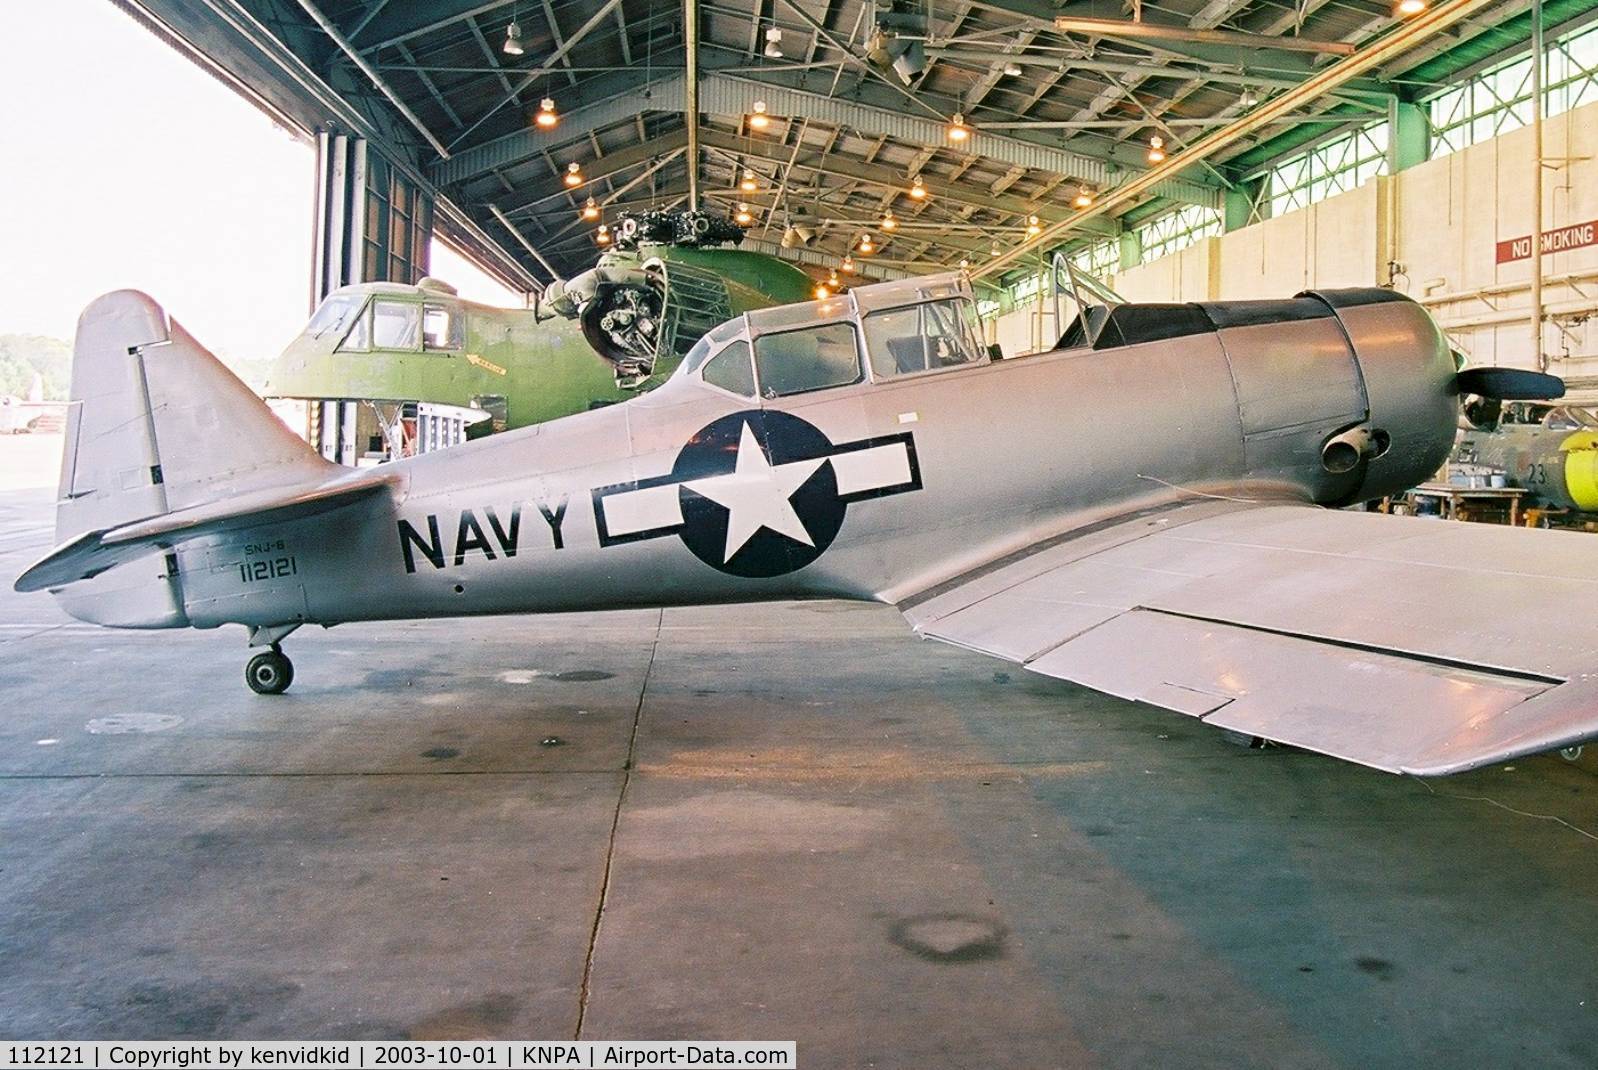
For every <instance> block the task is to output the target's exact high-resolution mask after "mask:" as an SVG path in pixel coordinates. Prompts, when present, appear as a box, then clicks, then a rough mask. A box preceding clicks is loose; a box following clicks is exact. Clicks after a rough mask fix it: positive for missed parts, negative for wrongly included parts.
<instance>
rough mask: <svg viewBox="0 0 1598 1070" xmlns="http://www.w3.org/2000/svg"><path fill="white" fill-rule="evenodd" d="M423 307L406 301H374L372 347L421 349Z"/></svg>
mask: <svg viewBox="0 0 1598 1070" xmlns="http://www.w3.org/2000/svg"><path fill="white" fill-rule="evenodd" d="M421 326H422V309H421V306H419V305H413V304H410V303H408V302H404V301H373V302H372V348H374V349H420V348H421V347H420V345H419V344H418V343H419V342H420V341H421Z"/></svg>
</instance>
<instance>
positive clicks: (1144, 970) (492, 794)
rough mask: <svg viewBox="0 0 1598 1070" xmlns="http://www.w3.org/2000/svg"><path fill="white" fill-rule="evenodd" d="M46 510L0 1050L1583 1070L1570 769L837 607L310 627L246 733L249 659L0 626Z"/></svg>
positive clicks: (1585, 1003) (252, 707) (1582, 920)
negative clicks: (773, 1047) (93, 1042)
mask: <svg viewBox="0 0 1598 1070" xmlns="http://www.w3.org/2000/svg"><path fill="white" fill-rule="evenodd" d="M49 498H50V494H49V493H48V492H46V491H38V490H33V491H10V492H6V493H0V576H3V577H4V578H5V580H6V585H5V586H6V592H5V593H4V594H3V595H0V695H3V696H4V711H5V715H4V718H3V719H0V1035H4V1036H6V1037H40V1038H64V1037H72V1038H91V1037H93V1038H132V1037H194V1038H207V1037H214V1038H248V1037H280V1038H323V1037H339V1038H355V1037H372V1038H375V1037H416V1038H448V1037H503V1038H540V1039H553V1038H559V1037H571V1036H574V1035H578V1034H579V1033H580V1034H581V1035H582V1036H583V1037H585V1038H590V1039H607V1038H634V1039H645V1038H666V1037H677V1038H682V1037H713V1038H726V1039H782V1040H786V1039H794V1040H797V1041H798V1043H799V1053H800V1058H801V1064H802V1065H803V1066H806V1067H812V1068H815V1067H871V1066H876V1067H945V1066H948V1067H957V1066H958V1067H969V1066H998V1065H1005V1066H1016V1067H1049V1066H1073V1067H1074V1066H1084V1065H1100V1066H1127V1067H1134V1066H1135V1067H1145V1066H1149V1065H1183V1066H1224V1067H1242V1066H1269V1067H1288V1066H1350V1067H1352V1066H1358V1067H1367V1066H1394V1067H1397V1066H1405V1067H1408V1066H1415V1065H1431V1066H1461V1065H1477V1066H1480V1065H1499V1066H1572V1067H1575V1066H1582V1067H1591V1066H1593V1065H1595V1064H1598V931H1595V930H1592V929H1589V928H1588V925H1589V924H1590V923H1591V922H1592V920H1593V915H1594V907H1595V891H1594V889H1595V888H1598V840H1595V839H1594V838H1592V836H1590V835H1586V834H1583V833H1582V832H1580V831H1577V830H1576V829H1573V828H1572V827H1569V826H1568V825H1565V824H1562V823H1560V822H1559V821H1556V820H1553V819H1552V818H1553V817H1557V818H1560V819H1562V820H1563V821H1566V822H1569V823H1570V825H1574V826H1577V827H1578V828H1579V829H1585V830H1588V831H1589V832H1591V831H1592V830H1595V829H1598V814H1595V813H1594V804H1595V800H1598V793H1595V791H1594V786H1595V783H1598V781H1595V779H1594V771H1595V765H1594V764H1593V755H1592V753H1591V752H1589V754H1588V756H1587V757H1586V758H1584V759H1583V761H1582V762H1579V763H1575V764H1569V763H1565V762H1563V761H1560V760H1558V759H1536V760H1531V761H1522V762H1517V763H1515V764H1514V765H1513V766H1512V767H1502V768H1498V769H1493V770H1489V771H1484V772H1481V773H1478V774H1473V775H1470V776H1467V777H1462V778H1458V779H1454V780H1449V781H1444V782H1436V783H1433V784H1431V785H1429V786H1428V785H1426V784H1422V783H1421V782H1419V781H1415V780H1406V779H1401V778H1397V777H1391V776H1385V775H1382V774H1378V773H1373V772H1368V771H1366V770H1362V769H1359V768H1355V767H1353V766H1348V765H1343V764H1340V763H1338V762H1335V761H1331V760H1329V759H1323V758H1319V757H1315V756H1312V755H1307V754H1301V753H1294V752H1289V751H1279V750H1278V751H1263V752H1262V751H1247V750H1241V749H1239V748H1236V747H1233V746H1230V745H1228V744H1226V743H1225V742H1223V741H1222V740H1221V738H1220V736H1219V735H1218V734H1217V733H1215V732H1214V731H1213V730H1209V729H1205V728H1203V727H1201V726H1198V725H1195V724H1193V723H1192V722H1190V721H1188V720H1187V719H1186V718H1183V717H1180V716H1177V715H1174V714H1168V713H1163V712H1160V711H1157V710H1153V709H1149V708H1145V707H1140V706H1136V705H1132V704H1128V703H1125V702H1121V701H1118V700H1113V699H1109V698H1106V697H1103V696H1100V695H1097V694H1094V693H1091V692H1087V691H1082V690H1080V689H1076V688H1073V687H1070V686H1067V685H1064V684H1059V683H1056V682H1053V681H1050V680H1046V679H1041V678H1034V677H1032V676H1030V675H1029V674H1027V673H1025V672H1022V671H1019V670H1017V669H1015V668H1013V667H1011V666H1007V665H1004V664H1001V663H998V662H994V661H990V660H987V659H985V658H982V657H979V656H976V655H969V654H966V653H963V652H960V651H957V650H954V649H951V648H948V647H944V646H941V645H936V644H930V643H919V642H917V641H915V640H914V639H913V638H912V637H911V636H910V635H909V634H908V631H907V629H906V628H905V626H904V625H903V623H902V622H901V620H900V619H899V618H898V616H897V615H896V614H894V613H893V612H892V611H891V610H886V609H881V608H875V607H858V606H848V605H839V604H832V603H824V604H805V605H779V606H767V607H757V608H732V609H717V610H692V611H672V612H667V613H665V614H664V615H661V614H658V613H654V612H637V613H621V614H606V615H593V616H581V617H567V618H556V619H512V620H487V621H476V622H464V623H463V622H434V623H426V624H398V625H389V626H376V625H370V626H354V627H344V628H338V629H336V630H333V631H329V632H321V631H316V632H312V633H302V634H300V635H297V636H295V637H293V639H291V641H290V643H289V649H290V651H291V653H292V655H293V657H294V659H295V664H296V668H297V672H298V681H297V682H296V683H295V685H294V689H293V690H292V691H291V692H290V693H289V694H288V695H286V696H282V697H277V698H262V697H257V696H255V695H253V694H251V693H250V692H249V691H247V690H246V689H245V687H244V683H243V680H242V676H241V670H242V665H243V662H244V659H245V651H244V646H243V638H242V635H241V634H236V633H234V632H231V631H224V632H221V633H211V634H201V633H181V634H162V633H157V634H138V633H116V632H108V631H103V630H99V629H95V628H92V627H89V626H86V625H80V624H77V623H75V622H71V621H69V620H68V619H67V618H65V617H64V616H62V615H61V613H60V612H59V611H58V610H57V609H56V608H55V607H54V604H53V603H52V602H51V600H50V599H49V598H48V597H45V596H19V595H15V594H12V593H10V590H9V584H10V580H11V578H12V577H14V576H15V575H16V573H17V572H19V571H20V570H21V569H22V568H23V567H24V566H25V564H27V563H28V562H29V561H31V560H32V558H33V557H35V556H36V555H37V554H38V553H40V552H42V551H43V549H44V548H45V546H46V544H47V542H48V541H49V532H48V524H49V519H48V518H49V504H48V503H49ZM1595 547H1598V543H1595ZM97 729H99V731H97ZM130 729H132V730H130ZM547 739H555V740H558V741H559V742H558V743H557V744H553V745H545V743H544V741H545V740H547ZM629 756H631V771H630V772H629V771H628V766H629ZM1510 808H1513V810H1512V809H1510ZM1515 810H1518V811H1524V812H1525V814H1521V813H1516V812H1513V811H1515ZM1530 815H1550V816H1549V817H1538V816H1530Z"/></svg>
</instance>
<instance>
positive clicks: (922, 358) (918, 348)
mask: <svg viewBox="0 0 1598 1070" xmlns="http://www.w3.org/2000/svg"><path fill="white" fill-rule="evenodd" d="M975 321H976V309H975V308H974V307H973V305H972V303H971V302H970V301H965V300H949V301H929V302H927V303H926V304H920V305H909V306H907V307H904V308H894V309H888V310H887V311H884V312H873V313H871V314H870V315H868V316H866V318H865V320H864V323H865V329H866V352H867V353H869V354H870V356H871V374H872V376H873V377H875V378H877V379H892V378H896V377H898V376H901V375H914V374H915V373H917V372H924V371H938V370H941V369H943V368H962V367H964V366H966V365H967V364H975V363H978V362H979V361H981V360H982V359H983V357H984V355H985V354H984V352H983V349H982V346H981V345H980V344H979V343H978V341H977V339H978V334H977V326H976V322H975Z"/></svg>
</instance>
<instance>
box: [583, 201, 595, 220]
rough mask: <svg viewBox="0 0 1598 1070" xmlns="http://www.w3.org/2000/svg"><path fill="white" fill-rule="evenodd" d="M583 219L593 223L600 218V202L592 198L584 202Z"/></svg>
mask: <svg viewBox="0 0 1598 1070" xmlns="http://www.w3.org/2000/svg"><path fill="white" fill-rule="evenodd" d="M582 215H583V218H584V219H586V220H587V221H588V222H590V223H592V222H593V221H594V220H596V219H598V218H599V202H598V201H596V200H594V199H593V198H592V197H590V198H588V199H587V200H586V201H584V202H583V213H582Z"/></svg>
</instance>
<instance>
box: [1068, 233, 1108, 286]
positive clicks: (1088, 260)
mask: <svg viewBox="0 0 1598 1070" xmlns="http://www.w3.org/2000/svg"><path fill="white" fill-rule="evenodd" d="M1069 259H1070V261H1071V264H1072V266H1074V267H1075V268H1076V269H1077V270H1078V271H1085V272H1087V273H1088V274H1089V275H1092V276H1093V277H1094V278H1095V279H1104V278H1106V277H1108V276H1110V275H1114V274H1115V273H1116V272H1117V271H1119V270H1121V243H1120V242H1119V241H1117V240H1116V239H1114V238H1110V239H1108V240H1107V241H1100V242H1094V243H1093V244H1092V245H1088V246H1084V247H1083V248H1081V249H1078V250H1077V251H1076V252H1074V253H1071V254H1070V257H1069Z"/></svg>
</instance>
